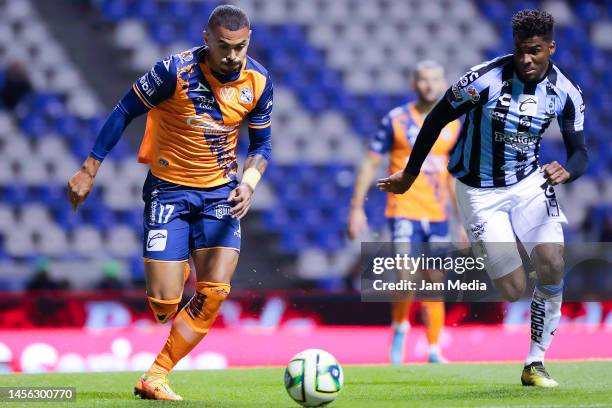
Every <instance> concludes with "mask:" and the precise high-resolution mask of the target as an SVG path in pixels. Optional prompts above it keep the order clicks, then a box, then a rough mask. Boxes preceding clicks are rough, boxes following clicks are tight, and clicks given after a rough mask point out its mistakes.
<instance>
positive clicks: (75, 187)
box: [68, 156, 102, 211]
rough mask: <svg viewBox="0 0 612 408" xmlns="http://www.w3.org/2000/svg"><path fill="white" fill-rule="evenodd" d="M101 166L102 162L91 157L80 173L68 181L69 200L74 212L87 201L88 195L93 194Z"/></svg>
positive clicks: (84, 163)
mask: <svg viewBox="0 0 612 408" xmlns="http://www.w3.org/2000/svg"><path fill="white" fill-rule="evenodd" d="M101 164H102V162H101V161H99V160H96V159H95V158H93V157H91V156H89V157H88V158H87V159H85V161H84V162H83V165H82V166H81V168H80V169H79V171H77V172H76V173H75V174H74V175H73V176H72V177H71V178H70V180H69V181H68V198H69V200H70V204H71V205H72V209H73V210H74V211H76V209H77V207H78V206H79V205H80V204H81V203H83V202H84V201H85V199H86V198H87V195H88V194H89V193H90V192H91V189H92V188H93V184H94V180H95V178H96V174H98V169H99V168H100V165H101Z"/></svg>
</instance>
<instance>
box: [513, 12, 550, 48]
mask: <svg viewBox="0 0 612 408" xmlns="http://www.w3.org/2000/svg"><path fill="white" fill-rule="evenodd" d="M554 25H555V19H554V18H553V16H552V15H551V14H550V13H547V12H546V11H543V10H521V11H519V12H518V13H516V14H515V15H514V16H512V35H513V36H514V38H515V39H519V40H524V39H527V38H531V37H534V36H540V37H542V38H543V39H545V40H546V41H551V40H552V37H553V27H554Z"/></svg>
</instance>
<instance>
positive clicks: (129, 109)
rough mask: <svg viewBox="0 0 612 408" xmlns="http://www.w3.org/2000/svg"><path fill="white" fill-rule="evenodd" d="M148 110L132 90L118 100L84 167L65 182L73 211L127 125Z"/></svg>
mask: <svg viewBox="0 0 612 408" xmlns="http://www.w3.org/2000/svg"><path fill="white" fill-rule="evenodd" d="M148 110H149V108H148V107H147V106H145V105H144V103H143V102H142V101H141V100H140V99H139V98H138V96H136V94H135V93H134V90H133V89H130V91H129V92H128V93H127V94H126V95H125V96H124V97H123V99H121V101H120V102H119V103H118V104H117V105H116V106H115V109H113V111H112V112H111V114H110V115H109V116H108V118H107V119H106V122H105V123H104V125H103V126H102V129H101V130H100V133H98V137H97V138H96V143H95V144H94V147H93V149H92V151H91V153H90V154H89V156H88V157H87V159H85V161H84V162H83V165H82V166H81V168H80V169H79V171H77V172H76V173H75V174H74V175H73V176H72V177H71V178H70V180H69V181H68V199H69V200H70V204H71V205H72V209H73V210H75V211H76V209H77V207H78V206H79V205H80V204H81V203H83V202H84V201H85V199H86V198H87V196H88V195H89V193H90V192H91V189H92V188H93V184H94V180H95V178H96V174H98V169H99V168H100V166H101V164H102V161H103V160H104V158H105V157H106V155H107V154H108V152H110V151H111V150H112V148H113V147H114V146H115V145H116V144H117V142H118V141H119V139H120V138H121V134H122V133H123V131H124V130H125V128H126V127H127V125H129V123H130V122H131V121H132V120H133V119H134V118H135V117H137V116H139V115H142V114H143V113H145V112H147V111H148Z"/></svg>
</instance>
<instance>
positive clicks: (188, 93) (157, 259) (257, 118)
mask: <svg viewBox="0 0 612 408" xmlns="http://www.w3.org/2000/svg"><path fill="white" fill-rule="evenodd" d="M250 37H251V30H250V23H249V19H248V17H247V15H246V14H245V13H244V11H242V10H241V9H239V8H237V7H234V6H227V5H224V6H219V7H217V8H216V9H215V10H214V11H213V12H212V13H211V15H210V17H209V20H208V27H207V29H206V32H205V33H204V41H205V44H206V45H204V46H199V47H195V48H192V49H190V50H187V51H184V52H182V53H180V54H176V55H172V56H169V57H167V58H164V59H163V60H161V61H159V62H158V63H157V64H155V65H154V66H153V67H152V68H151V70H150V71H149V72H147V73H146V74H144V75H143V76H142V77H141V78H140V79H138V80H137V81H136V82H134V84H133V86H132V88H131V89H130V90H129V92H128V93H127V94H126V95H125V96H124V97H123V99H122V100H121V101H120V102H119V103H118V104H117V106H116V107H115V109H114V110H113V111H112V113H111V114H110V116H109V118H108V119H107V121H106V123H105V125H104V126H103V128H102V130H101V131H100V134H99V135H98V138H97V140H96V143H95V145H94V148H93V150H92V152H91V154H90V156H89V157H88V158H87V159H86V160H85V162H84V163H83V165H82V167H81V169H80V170H79V171H78V172H77V173H76V174H75V175H74V176H73V177H72V178H71V179H70V181H69V183H68V187H69V198H70V201H71V202H72V205H73V207H74V208H75V209H76V208H77V206H78V205H79V204H80V203H82V202H83V201H84V200H85V198H86V197H87V194H88V193H89V192H90V191H91V189H92V187H93V183H94V179H95V176H96V173H97V172H98V168H99V167H100V165H101V164H102V160H103V159H104V157H105V156H106V155H107V153H108V152H109V151H110V150H111V149H112V147H113V146H114V145H115V143H116V142H117V141H118V140H119V138H120V136H121V134H122V132H123V130H124V129H125V128H126V126H127V125H128V124H129V122H130V121H131V120H132V119H133V118H134V117H136V116H138V115H141V114H144V113H147V125H146V131H145V135H144V138H143V141H142V144H141V147H140V152H139V161H141V162H144V163H148V164H149V166H150V172H149V175H148V177H147V180H146V181H145V185H144V188H143V199H144V202H145V210H144V242H143V255H144V262H145V274H146V283H147V295H148V301H149V305H150V307H151V309H152V310H153V314H154V315H155V318H156V319H157V321H159V322H160V323H165V322H167V321H169V320H170V319H171V318H173V317H174V321H173V323H172V327H171V329H170V335H169V336H168V340H167V342H166V344H165V346H164V347H163V349H162V351H161V352H160V353H159V355H158V356H157V358H156V359H155V362H154V363H153V365H152V366H151V368H150V369H149V370H148V371H147V372H146V373H145V374H144V375H143V376H142V377H141V378H140V379H139V380H138V382H137V383H136V386H135V388H134V392H135V394H137V395H139V396H141V397H142V398H147V399H164V400H180V399H182V398H181V397H180V396H179V395H178V394H176V393H175V392H174V391H172V389H171V388H170V385H169V383H168V373H169V372H170V370H172V368H173V367H174V366H175V365H176V364H177V363H178V361H179V360H180V359H181V358H183V357H184V356H185V355H187V354H188V353H189V352H190V351H191V350H192V349H193V348H194V347H195V346H196V345H197V344H198V343H199V342H200V341H201V340H202V338H204V336H205V335H206V334H207V332H208V330H209V329H210V327H211V326H212V324H213V322H214V321H215V318H216V316H217V313H218V311H219V308H220V307H221V304H222V303H223V301H224V300H225V298H226V297H227V296H228V294H229V292H230V281H231V278H232V275H233V273H234V270H235V268H236V264H237V262H238V254H239V251H240V221H239V220H240V219H241V218H242V217H244V216H245V214H246V213H247V211H248V210H249V207H250V205H251V196H252V194H253V192H254V190H255V186H256V185H257V182H258V181H259V179H260V178H261V176H262V174H263V173H264V171H265V169H266V166H267V163H268V160H269V158H270V154H271V140H270V137H271V127H270V126H271V125H270V115H271V112H272V81H271V79H270V76H269V75H268V72H267V71H266V69H265V68H264V67H262V66H261V65H260V64H259V63H257V62H256V61H255V60H253V59H251V58H250V57H248V56H247V49H248V46H249V41H250ZM245 120H246V121H247V122H248V127H249V141H250V145H249V153H248V157H247V159H246V162H245V166H244V172H243V175H242V179H240V180H239V179H238V163H237V160H236V144H237V138H238V133H239V127H240V125H241V123H243V122H244V121H245ZM190 256H191V258H192V260H193V263H194V265H195V269H196V276H197V283H196V293H195V294H194V296H193V297H192V298H191V300H190V301H189V303H188V304H187V305H186V306H185V307H184V308H183V309H182V310H181V311H179V312H178V313H177V311H178V305H179V302H180V300H181V297H182V294H183V285H184V273H185V270H186V268H187V266H186V265H187V262H188V260H189V257H190Z"/></svg>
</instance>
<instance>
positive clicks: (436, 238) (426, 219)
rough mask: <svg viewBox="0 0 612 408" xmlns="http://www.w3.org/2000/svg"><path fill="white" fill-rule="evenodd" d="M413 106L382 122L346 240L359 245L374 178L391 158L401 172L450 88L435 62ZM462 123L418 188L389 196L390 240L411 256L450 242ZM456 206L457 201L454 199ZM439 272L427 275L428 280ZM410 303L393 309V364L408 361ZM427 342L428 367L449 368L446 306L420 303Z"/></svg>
mask: <svg viewBox="0 0 612 408" xmlns="http://www.w3.org/2000/svg"><path fill="white" fill-rule="evenodd" d="M413 87H414V90H415V92H416V95H417V100H416V101H415V102H410V103H408V104H405V105H402V106H399V107H397V108H395V109H393V110H391V111H390V112H389V113H388V114H387V115H385V117H384V118H383V119H382V122H381V125H380V128H379V129H378V132H377V133H376V134H375V135H374V137H373V138H372V141H371V142H370V149H369V152H368V156H367V157H366V159H365V160H364V162H363V164H362V166H361V169H360V171H359V175H358V176H357V180H356V182H355V190H354V192H353V199H352V201H351V212H350V215H349V222H348V235H349V238H350V239H356V238H357V237H358V236H359V234H360V233H361V232H362V231H363V230H364V229H366V228H367V219H366V215H365V211H364V208H363V205H364V201H365V197H366V194H367V192H368V189H369V187H370V185H371V183H372V180H373V178H374V172H375V170H376V168H377V167H378V166H379V165H380V163H381V162H382V160H383V157H384V155H386V154H387V153H389V154H390V156H391V160H390V164H389V174H393V173H395V172H396V171H398V170H401V169H402V168H403V167H404V165H405V164H406V161H407V160H408V157H409V156H410V154H411V150H412V145H413V143H414V140H415V139H416V136H417V134H418V133H419V129H420V128H421V125H422V124H423V118H424V117H425V115H427V113H428V112H429V111H430V110H431V108H432V107H433V106H434V105H435V103H436V102H437V101H438V99H440V97H441V96H442V95H443V94H444V90H445V89H446V87H447V82H446V79H445V77H444V68H442V66H441V65H440V64H438V63H437V62H434V61H422V62H420V63H419V64H417V66H416V69H415V72H414V83H413ZM459 128H460V123H459V121H453V122H451V123H450V124H448V125H447V126H446V127H445V128H444V130H442V137H441V138H440V139H438V141H437V142H436V144H435V145H434V146H433V149H432V154H431V155H430V156H429V157H428V158H427V160H426V163H425V164H424V168H423V174H422V175H421V176H420V177H419V178H418V179H417V181H416V182H415V185H414V187H413V188H412V189H411V190H410V191H409V192H407V193H406V194H404V195H401V196H396V195H394V194H389V195H388V196H387V208H386V210H385V216H386V217H387V218H388V220H389V225H390V227H391V234H392V240H393V242H395V243H400V242H410V243H412V245H411V252H414V251H417V250H418V248H419V245H420V244H421V243H424V242H444V241H449V240H450V239H449V225H448V216H447V210H448V207H449V201H451V200H450V198H451V197H454V194H455V193H454V191H453V188H452V187H453V186H452V183H453V181H452V179H451V177H450V175H449V174H448V171H447V170H446V165H447V164H448V154H449V152H450V151H451V149H452V148H453V146H454V145H455V142H456V140H457V136H458V134H459ZM452 202H453V203H454V202H455V200H454V198H452ZM433 273H435V272H433V271H428V274H433ZM411 302H412V298H411V297H410V296H407V297H406V298H405V299H401V300H397V301H395V302H393V303H392V304H391V323H392V326H393V339H392V341H391V350H390V360H391V364H401V363H402V361H403V360H404V343H405V337H406V333H407V331H408V329H409V323H408V314H409V312H410V305H411ZM422 307H423V310H424V311H425V314H424V321H425V326H426V328H427V330H426V332H427V340H428V341H429V362H430V363H442V362H446V360H445V359H444V357H443V356H442V352H441V350H440V346H439V338H440V332H441V330H442V327H443V325H444V302H440V301H427V302H423V303H422Z"/></svg>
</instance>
